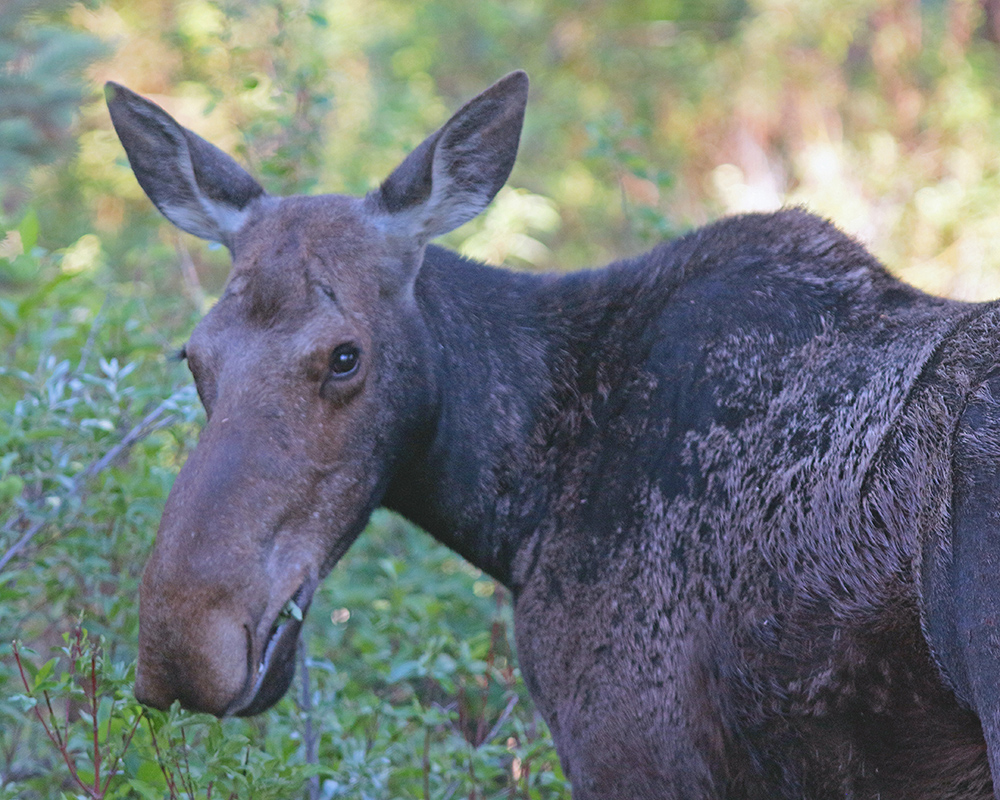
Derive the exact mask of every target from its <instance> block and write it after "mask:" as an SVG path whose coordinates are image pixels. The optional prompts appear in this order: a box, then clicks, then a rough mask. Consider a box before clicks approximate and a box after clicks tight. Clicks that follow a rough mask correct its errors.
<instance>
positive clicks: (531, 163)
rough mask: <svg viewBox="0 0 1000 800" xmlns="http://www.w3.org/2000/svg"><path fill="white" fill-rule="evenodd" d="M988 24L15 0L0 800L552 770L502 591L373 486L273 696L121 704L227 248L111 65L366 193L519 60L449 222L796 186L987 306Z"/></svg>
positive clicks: (592, 216)
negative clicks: (136, 165)
mask: <svg viewBox="0 0 1000 800" xmlns="http://www.w3.org/2000/svg"><path fill="white" fill-rule="evenodd" d="M998 42H1000V0H923V1H922V2H918V0H888V1H887V0H838V1H837V2H833V0H631V1H630V2H598V1H597V0H591V1H590V2H587V0H572V1H571V0H511V1H510V2H503V3H470V2H468V0H428V1H427V2H408V1H406V0H106V1H102V0H89V1H85V2H75V3H70V2H65V0H2V2H0V798H15V797H16V798H50V797H54V796H57V794H56V793H57V792H59V791H65V792H66V795H65V796H69V797H91V798H94V797H142V798H161V797H170V798H172V797H189V798H194V797H199V798H211V797H223V798H224V797H255V798H267V797H275V798H287V797H307V798H310V800H315V798H319V797H324V798H334V797H338V798H339V797H352V798H368V797H370V798H379V800H384V799H385V798H391V797H401V798H413V797H428V798H429V797H434V798H441V797H444V798H450V797H456V798H492V797H505V798H506V797H510V798H515V797H517V798H519V797H525V798H528V797H530V798H557V797H558V798H568V796H569V792H568V787H567V786H566V784H565V781H564V780H563V778H562V775H561V773H560V771H559V768H558V764H557V762H556V759H555V756H554V753H553V751H552V749H551V744H550V743H549V740H548V737H547V733H546V731H545V728H544V724H543V723H542V722H541V721H540V719H539V718H538V717H537V715H536V714H535V713H534V711H533V709H532V707H531V703H530V700H529V698H528V697H527V694H526V692H525V691H524V688H523V685H522V684H521V683H520V679H519V675H518V673H517V670H516V661H515V659H514V656H513V651H512V632H511V629H510V611H509V603H508V598H507V597H506V596H505V593H504V592H503V590H502V589H501V588H500V587H497V586H495V585H494V584H493V582H492V581H490V580H488V579H486V578H485V577H484V576H482V575H481V574H479V573H478V572H477V571H476V570H474V569H472V568H471V567H469V566H468V565H466V564H464V563H463V562H462V561H461V560H459V559H458V558H457V557H456V556H454V555H452V554H450V553H449V552H448V551H445V550H443V549H441V548H439V547H438V546H437V545H435V544H434V543H433V542H432V541H431V540H430V539H429V538H428V537H426V536H424V535H423V534H421V533H420V532H419V531H415V530H413V529H412V528H411V527H410V526H409V525H407V524H406V523H404V522H403V521H401V520H399V519H397V518H394V517H392V516H390V515H388V514H386V513H382V512H380V513H379V514H377V515H376V517H375V519H374V520H373V523H372V525H371V526H370V530H369V531H368V532H367V534H366V535H365V536H364V537H363V538H362V540H361V541H359V543H358V544H357V545H356V546H355V548H354V549H353V550H352V551H351V553H350V554H349V556H348V557H347V558H346V559H345V561H344V562H343V563H342V564H341V565H339V566H338V567H337V569H336V570H335V571H334V574H333V575H332V576H331V577H330V579H329V580H328V581H327V582H326V584H325V585H324V588H323V590H322V591H321V592H320V593H319V595H318V597H317V600H316V601H315V603H314V607H313V609H312V610H311V612H310V619H309V623H308V625H307V627H306V637H305V638H306V644H305V646H304V648H303V652H302V654H301V658H300V669H299V677H298V678H297V683H296V684H295V687H294V690H293V691H292V692H291V693H290V695H289V697H288V698H286V699H285V700H284V701H282V703H281V704H279V706H278V707H277V708H276V709H275V710H273V711H272V712H270V713H269V714H267V715H265V716H264V717H262V718H260V719H257V720H252V721H242V720H228V721H226V722H225V723H221V724H220V723H218V722H216V721H214V720H208V719H205V718H202V717H197V716H192V715H185V714H182V713H179V712H177V711H176V710H175V711H174V712H171V713H169V714H149V715H146V716H143V715H142V712H141V710H140V709H139V707H138V706H137V705H136V704H135V702H134V700H132V699H131V695H130V690H129V686H130V681H131V670H132V669H133V666H132V665H133V659H134V656H135V652H134V648H135V639H136V625H137V619H136V602H137V582H138V576H139V574H140V570H141V566H142V563H143V561H144V558H145V555H146V553H148V551H149V547H150V544H151V541H152V537H153V533H154V532H155V528H156V524H157V520H158V516H159V512H160V510H161V508H162V503H163V500H164V498H165V495H166V492H167V491H168V490H169V486H170V483H171V481H172V480H173V476H174V475H175V474H176V471H177V469H178V467H179V464H180V463H182V462H183V459H184V457H185V454H186V452H187V450H188V449H189V448H190V446H191V445H192V443H193V441H194V439H195V437H196V433H197V429H198V425H199V422H200V413H201V412H200V409H199V407H198V405H197V400H196V397H195V396H194V394H193V391H192V389H191V386H190V379H189V377H188V376H187V373H186V370H185V368H184V365H183V364H179V363H177V362H176V361H173V360H171V358H170V357H169V356H170V354H171V353H172V352H174V351H175V350H176V349H177V348H178V347H179V346H180V345H181V344H182V343H183V342H184V340H185V338H186V337H187V335H188V333H189V331H190V329H191V327H192V326H193V324H194V323H195V321H196V320H197V319H198V318H199V317H200V315H201V314H202V313H204V311H205V310H206V309H207V308H208V307H209V306H210V305H211V303H212V302H213V301H214V299H215V298H216V297H217V295H218V294H219V292H220V290H221V288H222V286H223V284H224V282H225V279H226V274H227V269H228V258H227V254H226V252H225V250H224V249H220V248H212V247H210V246H208V245H206V244H205V243H203V242H201V241H199V240H196V239H194V238H192V237H190V236H187V235H185V234H181V233H179V232H177V231H176V230H175V229H174V228H172V227H171V226H170V225H169V224H167V223H166V222H164V221H163V220H162V219H161V218H160V217H159V215H158V214H157V213H156V212H155V210H154V209H153V207H152V205H151V203H149V201H148V200H147V199H146V198H145V196H144V195H143V194H142V191H141V189H140V188H139V186H138V184H137V183H136V181H135V179H134V177H133V176H132V174H131V172H130V170H129V169H128V165H127V162H126V160H125V156H124V153H123V151H122V150H121V147H120V145H119V144H118V142H117V139H116V138H115V136H114V133H113V131H112V129H111V125H110V121H109V119H108V116H107V112H106V109H105V106H104V102H103V95H102V88H101V87H102V85H103V83H104V81H106V80H115V81H118V82H120V83H123V84H125V85H127V86H129V87H130V88H132V89H134V90H135V91H138V92H139V93H141V94H144V95H146V96H148V97H150V98H151V99H153V100H154V101H155V102H157V103H159V104H160V105H162V106H163V107H164V108H166V109H167V110H168V111H169V112H170V113H171V114H173V115H174V116H175V117H177V118H178V119H179V120H180V121H181V122H182V123H183V124H185V125H187V126H188V127H190V128H193V129H194V130H196V131H197V132H198V133H200V134H201V135H203V136H205V137H206V138H208V139H209V140H211V141H213V142H214V143H216V144H218V145H219V146H220V147H222V148H223V149H225V150H227V151H229V152H231V153H233V154H234V155H235V156H236V157H237V158H238V159H239V160H240V161H242V162H243V163H244V164H246V165H247V166H248V167H249V169H250V170H251V172H253V173H254V174H255V175H256V176H257V177H258V178H259V179H260V180H261V182H262V183H263V185H264V186H265V188H266V189H268V190H269V191H270V192H272V193H279V194H284V193H296V192H310V193H314V192H347V193H352V194H361V193H364V192H366V191H367V190H368V189H370V188H372V187H374V186H375V185H377V184H378V182H379V181H380V180H381V179H382V178H383V177H385V175H387V174H388V172H389V171H390V170H391V169H392V168H393V167H394V166H395V164H396V163H398V161H399V160H400V159H401V158H402V157H403V156H404V155H405V154H406V153H407V152H408V151H409V150H410V149H411V148H412V147H414V146H415V145H416V144H418V143H419V142H420V141H421V140H422V139H423V138H424V137H425V136H426V135H427V134H429V133H430V132H432V131H433V130H434V129H436V128H437V127H438V126H439V125H440V124H441V123H443V122H444V121H445V120H446V119H447V117H448V116H449V115H450V113H451V112H453V111H454V110H455V109H456V108H457V107H458V106H459V105H460V104H461V103H463V102H464V101H465V100H467V99H469V98H470V97H472V96H473V95H475V94H476V93H478V92H479V91H481V90H482V89H484V88H485V87H486V86H488V85H489V84H491V83H492V82H494V81H495V80H496V79H498V78H499V77H501V76H502V75H504V74H506V73H507V72H509V71H511V70H513V69H517V68H522V69H525V70H527V71H528V73H529V75H530V76H531V79H532V89H531V97H530V101H529V106H528V113H527V120H526V124H525V131H524V135H523V138H522V144H521V151H520V156H519V160H518V164H517V166H515V168H514V172H513V174H512V176H511V179H510V181H509V182H508V185H507V187H506V188H505V189H503V190H502V192H501V194H500V195H499V196H498V198H497V199H496V200H495V201H494V203H493V204H492V205H491V206H490V207H489V208H488V209H487V211H486V212H485V213H484V214H482V215H481V216H480V217H479V218H478V219H477V220H475V221H474V222H472V223H470V224H468V225H466V226H464V227H463V228H461V229H459V230H458V231H456V232H454V233H452V234H450V235H449V236H448V237H446V239H445V243H446V244H448V245H450V246H452V247H455V248H456V249H459V250H461V251H463V252H464V253H466V254H468V255H472V256H474V257H477V258H481V259H484V260H487V261H489V262H492V263H501V262H504V263H506V264H508V265H510V266H511V267H514V268H516V269H524V270H571V269H578V268H581V267H588V266H597V265H600V264H603V263H606V262H607V261H610V260H612V259H615V258H619V257H623V256H628V255H633V254H635V253H638V252H640V251H642V250H644V249H647V248H649V247H651V246H652V245H653V244H654V243H655V242H657V241H659V240H661V239H663V238H669V237H671V236H674V235H676V234H678V233H680V232H683V231H685V230H687V229H689V228H691V227H693V226H696V225H700V224H702V223H704V222H707V221H709V220H711V219H714V218H716V217H718V216H720V215H723V214H727V213H735V212H740V211H750V210H768V209H776V208H779V207H781V206H783V205H790V204H792V205H794V204H801V205H804V206H806V207H808V208H809V209H811V210H813V211H815V212H817V213H819V214H822V215H824V216H827V217H829V218H831V219H832V220H834V221H835V222H836V223H837V224H838V225H839V226H840V227H841V228H843V229H844V230H846V231H847V232H849V233H851V234H852V235H854V236H856V237H858V238H859V239H860V240H861V241H863V242H864V243H865V244H867V245H868V246H869V247H870V248H871V249H872V250H873V252H874V253H875V254H876V255H877V256H879V257H880V258H881V259H882V260H883V261H884V262H885V263H886V265H887V266H888V267H889V269H890V270H892V271H893V272H894V273H896V274H897V275H899V276H901V277H902V278H903V279H905V280H907V281H909V282H910V283H913V284H914V285H916V286H918V287H920V288H923V289H925V290H927V291H931V292H935V293H940V294H945V295H948V296H951V297H955V298H960V299H967V300H982V299H989V298H993V297H996V296H998V295H1000V244H998V242H1000V240H998V237H997V231H1000V158H998V153H1000V113H998V111H997V109H998V104H997V100H998V98H1000V44H998ZM15 640H17V641H18V642H19V643H18V644H17V645H16V647H15V645H14V641H15ZM95 733H96V734H97V735H95Z"/></svg>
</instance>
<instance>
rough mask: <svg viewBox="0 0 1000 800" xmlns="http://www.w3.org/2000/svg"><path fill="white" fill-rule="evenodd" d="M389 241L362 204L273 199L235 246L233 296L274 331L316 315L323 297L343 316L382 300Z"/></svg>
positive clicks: (327, 198)
mask: <svg viewBox="0 0 1000 800" xmlns="http://www.w3.org/2000/svg"><path fill="white" fill-rule="evenodd" d="M387 257H388V253H387V245H386V240H385V237H384V236H382V235H381V234H380V232H379V229H378V227H377V226H376V225H375V224H374V223H373V222H372V219H371V215H370V214H368V215H366V214H365V210H364V208H363V201H361V200H358V199H356V198H353V197H344V196H341V195H321V196H317V197H286V198H266V199H265V200H263V201H262V202H261V204H260V208H259V209H258V210H257V211H256V213H255V214H254V215H253V217H251V219H250V220H249V221H248V222H247V224H246V225H244V227H243V229H242V230H241V231H240V232H239V234H238V235H237V236H236V237H235V240H234V242H233V270H232V273H231V276H230V280H229V284H228V286H227V289H226V295H227V296H229V297H233V298H234V299H235V297H238V298H239V299H240V300H241V303H240V305H241V306H243V308H244V309H245V310H246V312H247V313H248V315H249V316H250V317H251V320H252V321H254V322H258V323H261V324H264V325H269V324H273V323H274V322H275V321H280V320H281V319H289V318H291V317H290V315H294V314H295V313H297V312H301V311H303V310H305V309H307V308H311V307H313V306H314V305H315V303H316V298H317V291H319V292H323V293H326V294H327V296H328V297H329V298H330V299H332V300H334V302H335V303H336V304H337V306H338V307H339V308H340V310H341V311H346V310H347V309H348V308H354V309H357V310H361V309H363V308H364V307H365V306H366V305H369V304H371V303H372V302H374V300H375V298H376V297H377V296H378V292H379V286H380V274H381V272H382V271H383V268H382V266H381V263H380V262H381V261H383V260H384V259H385V258H387Z"/></svg>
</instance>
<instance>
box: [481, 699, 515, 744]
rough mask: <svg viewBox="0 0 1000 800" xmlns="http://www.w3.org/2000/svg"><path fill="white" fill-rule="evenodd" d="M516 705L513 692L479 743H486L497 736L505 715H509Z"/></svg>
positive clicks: (505, 717)
mask: <svg viewBox="0 0 1000 800" xmlns="http://www.w3.org/2000/svg"><path fill="white" fill-rule="evenodd" d="M516 705H517V695H516V694H515V695H513V696H512V697H511V698H510V700H508V701H507V707H506V708H505V709H504V710H503V713H502V714H501V715H500V718H499V719H498V720H497V721H496V723H495V724H494V725H493V727H492V728H490V732H489V733H487V734H486V738H485V739H483V740H482V741H481V742H480V745H483V744H486V742H492V741H493V740H494V739H495V738H496V737H497V735H498V734H499V733H500V729H501V728H502V727H503V724H504V723H505V722H506V721H507V717H509V716H510V712H511V711H513V710H514V706H516Z"/></svg>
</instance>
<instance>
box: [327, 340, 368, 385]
mask: <svg viewBox="0 0 1000 800" xmlns="http://www.w3.org/2000/svg"><path fill="white" fill-rule="evenodd" d="M360 360H361V351H360V350H359V349H358V346H357V345H356V344H352V343H346V344H342V345H338V346H337V347H336V348H335V349H334V351H333V352H332V353H331V354H330V372H331V373H333V375H335V376H336V377H338V378H346V377H347V376H349V375H352V374H353V373H354V372H356V371H357V369H358V362H359V361H360Z"/></svg>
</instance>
